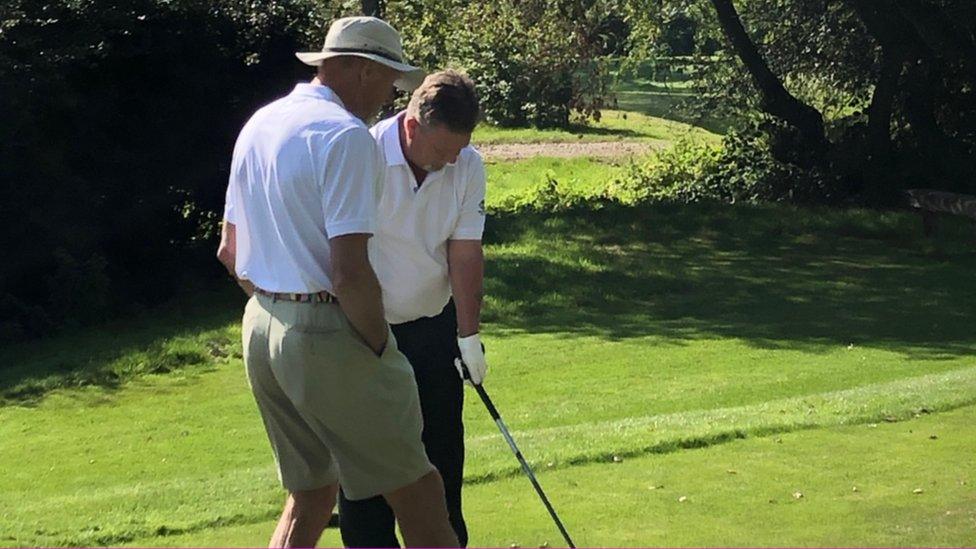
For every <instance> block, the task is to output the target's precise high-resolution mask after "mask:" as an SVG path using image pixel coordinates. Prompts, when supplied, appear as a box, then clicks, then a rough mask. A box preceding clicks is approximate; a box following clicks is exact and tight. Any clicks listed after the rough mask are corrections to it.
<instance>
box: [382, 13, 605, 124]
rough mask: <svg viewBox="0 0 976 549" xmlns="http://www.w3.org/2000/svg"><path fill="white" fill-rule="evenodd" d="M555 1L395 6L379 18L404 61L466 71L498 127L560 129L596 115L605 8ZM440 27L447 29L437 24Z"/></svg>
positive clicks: (599, 104) (488, 117) (602, 70)
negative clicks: (396, 39)
mask: <svg viewBox="0 0 976 549" xmlns="http://www.w3.org/2000/svg"><path fill="white" fill-rule="evenodd" d="M588 4H590V5H589V7H586V6H583V5H582V4H580V3H578V2H566V1H559V0H531V1H516V0H499V1H497V2H483V3H482V2H462V1H458V0H400V1H397V2H390V3H389V4H388V5H387V12H386V13H387V16H388V18H389V19H390V21H391V23H393V25H394V26H396V27H397V28H398V29H400V30H401V32H402V34H403V36H404V41H405V47H406V50H407V55H408V57H409V59H411V60H412V61H415V62H419V63H422V64H423V65H424V66H425V68H427V69H429V70H436V69H440V68H443V67H445V66H452V67H455V68H458V69H461V70H464V71H465V72H467V73H468V74H469V75H470V76H471V77H472V78H473V79H474V81H475V85H476V86H477V88H478V93H479V95H480V96H481V101H482V108H483V111H484V115H485V119H486V120H487V121H488V122H490V123H493V124H498V125H503V126H536V127H565V126H568V125H569V124H570V119H571V116H572V115H573V114H574V113H577V114H579V115H581V116H583V117H598V116H599V109H600V108H601V107H602V106H603V104H604V101H605V100H606V99H607V97H608V95H609V91H608V90H609V88H608V84H609V79H608V78H607V75H606V70H605V68H604V67H605V64H604V63H601V62H600V56H601V55H602V52H603V50H604V49H605V48H606V40H607V37H606V36H605V29H604V28H603V26H601V25H602V23H603V22H604V20H605V18H606V14H607V7H606V6H604V5H603V4H602V3H601V2H590V3H588ZM445 21H448V22H449V23H448V24H445Z"/></svg>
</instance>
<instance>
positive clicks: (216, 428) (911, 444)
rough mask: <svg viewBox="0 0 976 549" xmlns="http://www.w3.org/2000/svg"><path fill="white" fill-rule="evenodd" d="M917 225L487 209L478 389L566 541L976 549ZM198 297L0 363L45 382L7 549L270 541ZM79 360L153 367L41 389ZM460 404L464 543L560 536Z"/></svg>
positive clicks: (265, 492)
mask: <svg viewBox="0 0 976 549" xmlns="http://www.w3.org/2000/svg"><path fill="white" fill-rule="evenodd" d="M915 223H916V220H915V219H914V218H912V217H910V216H907V215H901V214H885V215H878V214H876V213H872V212H862V211H856V210H855V211H849V212H829V213H828V212H816V211H809V210H797V209H793V208H785V207H774V206H767V207H736V208H727V207H726V208H722V207H718V206H715V207H710V206H683V207H678V206H670V205H660V206H653V207H642V208H636V209H635V208H631V209H611V210H603V211H599V212H575V213H574V212H569V213H566V214H560V215H549V216H547V215H524V216H519V217H511V216H508V217H506V216H502V217H500V218H497V219H495V220H494V221H493V223H492V224H491V226H492V230H491V232H490V233H489V235H487V237H486V238H487V241H488V243H489V244H488V246H487V254H488V266H487V269H488V276H487V284H488V286H487V292H486V293H487V296H488V297H487V302H486V326H485V328H484V332H485V337H486V343H487V346H488V353H489V357H490V363H491V365H492V372H491V375H490V377H489V380H488V382H487V383H486V387H488V388H489V390H490V391H491V394H492V397H493V399H494V400H495V401H496V404H497V405H498V407H499V409H500V410H501V412H502V414H503V416H504V417H505V420H506V422H507V423H508V425H509V426H510V428H511V429H512V431H513V434H514V436H515V437H516V439H517V441H518V442H519V444H520V446H521V447H522V450H523V452H524V453H525V454H526V456H527V457H528V458H529V459H530V461H531V462H532V464H533V466H534V467H535V468H536V470H537V471H538V472H539V474H540V481H541V482H542V484H543V486H544V487H545V488H546V490H547V492H548V493H549V495H550V497H551V499H552V500H553V502H554V504H555V505H556V507H557V509H558V510H559V512H560V516H562V517H563V519H564V521H565V522H566V524H567V527H568V528H569V529H570V532H571V533H572V534H573V535H574V537H576V538H577V541H578V542H579V543H580V544H581V545H710V544H718V545H727V544H728V545H756V544H760V545H762V544H771V545H820V544H824V545H886V544H896V545H902V544H912V543H915V544H957V545H958V544H965V542H966V540H971V539H972V533H973V518H972V514H971V513H972V508H973V506H972V504H973V502H974V499H973V498H974V494H976V492H974V486H973V485H972V483H971V482H970V480H969V479H968V477H967V476H966V475H967V474H968V473H967V471H972V470H973V467H972V465H973V464H972V455H973V452H972V450H973V448H972V444H974V442H973V441H974V440H976V436H974V435H976V432H974V431H973V427H972V425H973V423H972V421H971V419H972V417H973V411H972V405H973V404H974V403H976V366H974V364H973V362H972V356H973V352H974V350H976V338H974V337H973V335H972V331H971V330H970V329H969V327H970V326H971V325H972V322H973V320H974V319H973V310H972V308H971V306H970V305H969V304H971V303H972V302H973V299H974V297H976V296H974V295H973V287H972V285H971V284H970V283H969V280H970V277H971V274H970V273H971V272H972V269H973V267H974V258H973V257H972V254H971V253H969V252H968V251H967V248H966V245H965V244H961V245H952V246H948V247H939V248H933V247H932V245H931V244H930V243H928V242H926V241H924V240H921V239H920V238H919V237H918V236H917V229H918V228H917V226H916V225H915ZM733 229H734V230H733ZM964 229H965V226H958V227H957V226H953V225H950V226H949V227H947V228H946V231H947V234H948V235H949V237H950V238H951V239H952V240H955V239H956V234H957V233H956V232H954V231H957V230H958V231H960V232H959V233H958V234H959V235H960V236H959V239H960V241H961V240H962V237H961V235H962V234H964V233H962V232H961V231H963V230H964ZM209 299H210V300H211V302H210V303H208V304H206V306H199V305H198V306H197V307H196V308H194V307H188V308H186V309H185V310H182V311H180V310H176V311H171V312H170V313H168V315H169V316H166V317H164V318H161V319H157V320H152V319H147V320H143V321H137V322H133V323H132V326H133V332H132V333H133V334H134V335H132V336H130V338H129V339H125V338H123V339H120V340H118V342H119V345H120V346H119V347H116V346H114V345H113V343H114V342H115V341H116V340H114V339H113V338H112V337H111V334H112V333H113V332H112V328H111V327H109V328H99V329H92V330H90V331H88V332H85V333H83V334H79V335H77V336H75V337H74V339H69V340H67V341H69V342H70V343H68V344H66V343H64V342H58V341H57V340H54V341H51V342H46V343H42V344H34V345H32V346H30V347H29V348H28V347H21V348H16V347H15V348H10V349H7V350H5V351H4V356H3V358H4V359H5V360H7V361H12V362H15V363H18V364H19V365H20V368H17V369H14V370H10V371H8V373H7V375H8V377H7V379H6V383H5V386H8V387H11V386H14V387H16V386H20V387H22V388H24V387H27V388H30V387H33V388H34V389H33V390H26V389H25V390H23V391H22V393H23V394H25V395H28V396H21V397H17V395H16V394H8V401H7V402H8V403H7V405H6V406H4V407H3V408H0V439H2V440H3V441H4V444H3V445H2V446H0V462H2V463H3V464H4V465H5V467H4V469H5V474H4V476H3V478H2V480H0V501H2V502H3V506H2V511H0V542H2V544H3V545H18V546H20V545H121V544H133V545H252V546H253V545H261V544H263V543H266V541H267V539H266V538H267V537H268V535H269V533H270V524H271V523H272V522H273V520H274V518H275V516H276V513H277V511H278V509H279V505H280V503H281V492H280V490H279V489H278V488H277V481H276V479H275V474H274V470H273V466H272V463H271V455H270V450H269V448H268V445H267V441H266V439H265V436H264V433H263V431H262V427H261V424H260V420H259V418H258V416H257V413H256V410H255V408H254V404H253V401H252V398H251V396H250V394H249V392H248V390H247V386H246V382H245V379H244V376H243V372H242V366H241V362H240V359H239V351H240V349H239V343H238V337H239V325H238V323H237V321H236V320H235V318H234V317H235V316H236V314H238V313H236V312H235V311H239V310H240V307H241V306H242V303H243V301H242V299H241V297H239V296H238V295H236V294H233V293H229V292H219V293H216V294H214V295H213V296H212V297H211V298H209ZM154 322H155V324H154ZM154 326H155V327H156V329H157V332H156V333H157V335H158V337H156V338H153V337H152V334H153V331H152V330H153V327H154ZM147 349H148V352H147V351H146V350H147ZM87 357H95V358H87ZM73 360H77V361H83V362H88V369H89V371H92V372H99V371H101V370H99V368H107V369H108V371H113V370H112V369H113V368H115V369H117V370H118V371H120V372H123V373H124V372H126V371H130V370H131V371H135V372H136V373H137V374H138V375H135V376H134V377H132V378H131V379H130V380H128V381H124V382H117V381H116V382H112V381H111V380H118V379H120V377H119V376H121V375H122V374H114V375H108V374H106V373H105V372H104V371H102V374H97V375H96V374H93V375H92V378H91V379H92V380H94V383H95V384H94V385H89V386H86V387H82V388H61V389H55V390H53V391H52V390H45V389H44V388H43V387H44V386H43V383H40V382H36V383H35V384H34V385H31V383H32V381H31V380H32V379H33V378H32V376H34V378H38V379H41V380H43V379H46V378H47V377H49V376H50V375H54V374H51V372H57V370H58V368H63V367H64V365H65V364H70V363H71V361H73ZM159 365H162V367H163V368H162V369H161V370H160V371H161V372H166V373H158V374H146V373H145V371H146V370H142V371H140V370H139V368H140V367H141V368H149V370H148V371H152V369H151V368H152V367H158V366H159ZM45 370H47V373H45ZM167 370H171V371H168V372H167ZM123 377H124V376H123ZM99 380H102V381H99ZM106 380H108V381H106ZM18 384H19V385H18ZM467 397H468V400H467V405H466V409H465V417H466V424H467V440H468V460H467V463H468V465H467V473H466V478H467V480H468V483H469V491H468V492H467V506H468V509H469V512H470V514H471V531H472V543H473V544H474V545H505V546H508V545H510V544H511V543H517V544H520V545H522V546H535V545H539V544H542V543H543V542H548V543H550V544H552V545H556V544H557V542H558V541H559V538H558V537H557V536H558V533H557V532H556V531H555V530H554V526H553V525H552V524H551V522H550V521H549V520H548V517H547V516H546V515H545V511H544V509H543V508H542V505H541V503H539V502H538V501H537V500H536V499H535V495H534V493H533V492H532V490H531V487H530V486H529V484H528V481H526V480H525V479H524V478H521V476H520V474H519V472H518V464H517V462H516V461H515V460H514V458H512V456H511V455H510V454H509V453H508V450H507V448H506V446H505V444H504V441H503V440H502V439H501V437H500V435H498V433H497V431H496V430H495V427H494V425H493V424H492V423H491V422H490V420H489V419H488V417H487V414H486V413H485V412H484V410H483V409H482V408H481V406H480V403H479V402H478V401H477V399H476V397H475V395H474V394H473V393H470V394H468V395H467ZM953 410H956V411H953ZM916 424H917V425H919V426H918V427H917V428H916V427H913V425H916ZM916 429H917V430H916ZM909 431H914V433H909ZM918 433H922V434H923V435H924V436H921V435H919V436H915V434H918ZM933 434H934V435H936V436H937V437H938V438H936V439H930V438H928V437H929V435H933ZM779 441H782V443H781V442H779ZM845 445H846V446H845ZM967 445H969V446H967ZM831 448H836V449H837V450H836V451H831ZM843 448H846V449H843ZM864 456H870V458H869V459H863V458H864ZM615 457H616V460H618V461H619V460H622V463H616V462H615V459H614V458H615ZM727 470H735V471H736V473H735V474H732V473H728V472H727ZM927 471H928V472H930V473H931V474H925V473H926V472H927ZM963 481H965V482H966V484H959V483H960V482H963ZM933 482H934V483H935V484H932V483H933ZM857 483H863V487H859V492H857V493H853V492H851V490H852V486H854V485H857ZM657 485H663V488H660V489H654V490H651V489H650V488H649V487H650V486H657ZM916 488H920V489H922V490H923V492H924V493H922V494H914V493H913V490H915V489H916ZM795 492H801V493H803V497H802V498H799V499H794V498H793V494H794V493H795ZM682 496H685V497H687V498H688V499H687V501H685V502H683V503H681V504H680V506H679V504H678V502H677V498H679V497H682ZM768 500H775V503H769V502H768ZM744 502H747V503H744ZM66 509H67V510H70V511H68V512H66V511H65V510H66ZM947 511H948V512H949V513H950V514H948V515H946V514H945V513H946V512H947ZM953 513H955V514H953ZM868 517H869V518H868ZM936 518H937V519H938V520H936ZM750 524H753V525H754V524H769V525H771V528H770V529H769V530H768V531H765V530H764V531H759V530H756V529H755V528H750V526H749V525H750ZM772 526H775V527H772ZM329 536H332V537H329ZM330 543H331V544H334V543H336V537H335V534H334V532H331V533H329V534H328V535H327V537H326V538H324V540H323V544H330Z"/></svg>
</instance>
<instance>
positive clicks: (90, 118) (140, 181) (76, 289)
mask: <svg viewBox="0 0 976 549" xmlns="http://www.w3.org/2000/svg"><path fill="white" fill-rule="evenodd" d="M341 9H343V8H342V5H341V4H339V3H338V2H335V3H333V4H329V3H324V2H321V1H318V0H221V1H217V2H204V1H202V0H182V1H178V2H172V1H169V0H126V1H121V0H98V1H94V0H82V1H77V0H58V1H54V0H51V1H46V2H37V1H27V0H12V1H10V2H8V5H7V6H5V8H4V10H5V11H4V16H3V18H2V21H0V25H2V27H0V111H2V112H3V113H4V121H3V123H2V124H0V165H3V167H4V168H3V172H2V174H0V192H2V193H3V196H4V200H3V201H2V202H0V220H2V221H0V223H2V224H3V226H2V230H0V248H2V249H4V250H5V251H6V252H7V253H6V257H5V261H4V263H3V265H2V266H0V295H3V296H4V298H3V300H2V302H0V305H2V312H3V313H4V314H5V315H10V316H5V317H4V321H3V322H4V324H3V327H2V328H0V341H2V340H10V339H15V338H20V337H30V336H36V335H41V334H43V333H44V332H47V331H49V330H51V329H52V328H54V327H56V326H58V325H60V324H64V323H72V322H78V323H84V322H86V321H88V320H99V319H101V318H103V316H104V314H106V313H109V312H111V308H112V305H113V304H115V305H118V304H127V303H134V304H138V305H147V304H152V303H155V302H159V301H162V300H165V299H167V298H169V297H170V296H172V295H173V294H174V293H175V292H177V291H179V290H180V280H181V275H182V274H183V273H194V274H195V275H197V276H206V275H207V274H208V273H209V272H219V269H214V270H213V271H210V270H209V269H210V267H211V265H210V264H211V263H213V264H214V265H213V266H214V267H216V264H215V262H214V260H213V259H212V252H210V253H208V254H205V255H201V254H194V253H190V250H191V249H192V248H194V247H206V248H212V247H214V246H215V243H214V241H213V232H212V230H210V231H209V232H203V233H201V230H200V227H201V225H202V224H204V223H208V222H209V223H210V224H211V225H212V222H213V216H214V212H219V211H221V208H222V203H223V195H224V189H225V187H226V181H227V175H228V172H227V170H228V166H229V163H230V156H231V151H232V147H233V143H234V140H235V139H236V137H237V133H238V132H239V130H240V128H241V126H242V125H243V123H244V121H245V120H246V119H247V117H248V116H250V115H251V113H252V112H253V111H254V109H256V108H257V107H258V106H260V105H261V104H263V103H267V102H268V101H270V100H272V99H274V98H275V97H277V96H280V95H283V94H284V93H287V92H288V90H289V88H290V87H291V86H292V85H293V84H294V82H295V81H296V80H299V79H301V80H306V79H308V78H309V75H310V72H311V71H310V70H308V68H307V67H304V66H302V65H301V64H300V63H298V62H297V61H296V60H295V58H294V56H293V52H294V51H295V50H298V49H306V48H308V47H309V46H310V45H312V44H314V46H315V47H319V45H320V44H321V39H322V29H323V28H324V26H325V24H326V23H327V22H328V21H329V20H330V19H332V18H333V17H334V16H336V15H338V14H339V11H340V10H341ZM191 257H192V258H196V257H206V263H197V262H191V261H189V260H188V259H189V258H191ZM108 296H113V299H108Z"/></svg>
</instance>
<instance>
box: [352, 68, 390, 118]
mask: <svg viewBox="0 0 976 549" xmlns="http://www.w3.org/2000/svg"><path fill="white" fill-rule="evenodd" d="M372 65H373V66H372V67H371V68H372V70H370V71H368V72H367V73H366V76H364V78H363V85H362V87H361V93H362V105H363V110H364V111H366V112H365V113H364V114H366V116H365V117H364V120H368V119H370V118H373V117H374V116H376V113H378V112H380V109H381V108H382V107H383V105H385V104H387V103H389V102H390V101H392V100H393V95H394V93H396V90H395V89H394V88H393V83H394V82H396V80H397V78H400V73H399V72H398V71H395V70H393V69H391V68H390V67H387V66H385V65H381V64H379V63H373V64H372Z"/></svg>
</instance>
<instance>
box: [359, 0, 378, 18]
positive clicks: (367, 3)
mask: <svg viewBox="0 0 976 549" xmlns="http://www.w3.org/2000/svg"><path fill="white" fill-rule="evenodd" d="M362 5H363V15H372V16H373V17H383V0H362Z"/></svg>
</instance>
